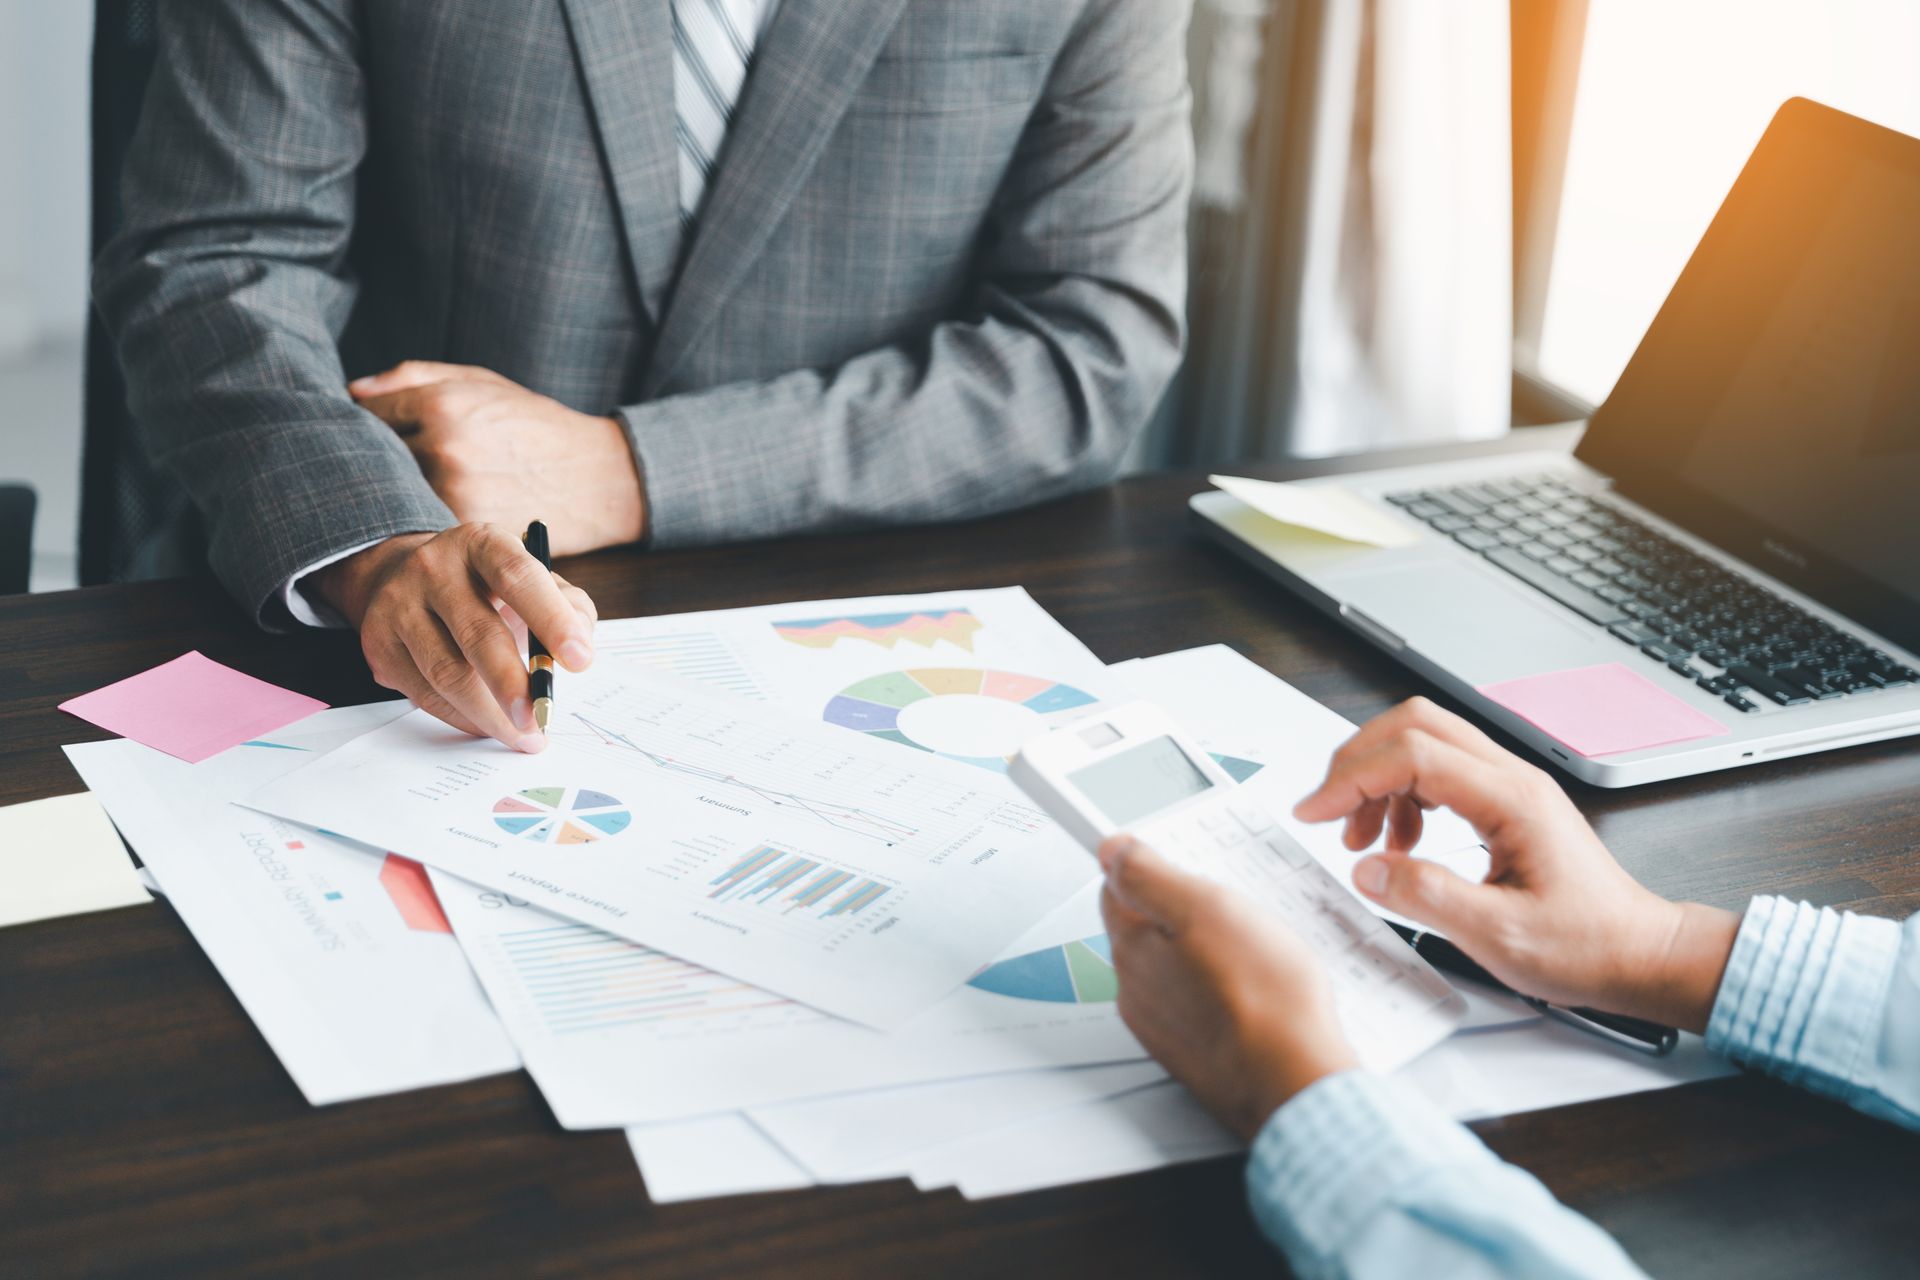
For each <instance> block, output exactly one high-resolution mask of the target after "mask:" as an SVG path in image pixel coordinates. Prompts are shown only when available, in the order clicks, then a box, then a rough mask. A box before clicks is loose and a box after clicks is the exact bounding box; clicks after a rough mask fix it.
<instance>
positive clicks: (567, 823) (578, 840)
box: [493, 787, 633, 844]
mask: <svg viewBox="0 0 1920 1280" xmlns="http://www.w3.org/2000/svg"><path fill="white" fill-rule="evenodd" d="M632 821H633V813H632V811H630V810H629V809H628V808H627V807H626V806H625V805H623V804H621V803H620V802H619V801H618V800H616V799H614V798H613V797H612V796H610V795H608V794H607V793H606V792H604V791H590V790H588V789H587V788H585V787H528V788H527V789H526V790H524V791H516V792H514V793H513V794H512V795H510V796H502V797H500V799H498V800H496V801H494V804H493V825H494V826H496V827H499V828H500V829H501V830H502V831H504V832H506V833H507V834H508V835H510V836H514V837H516V838H518V839H521V840H531V841H533V842H534V843H535V844H592V843H593V842H594V841H596V840H603V839H605V838H606V837H608V836H615V835H619V834H620V833H621V832H622V831H625V830H626V829H627V826H628V824H629V823H631V822H632Z"/></svg>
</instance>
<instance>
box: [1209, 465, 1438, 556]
mask: <svg viewBox="0 0 1920 1280" xmlns="http://www.w3.org/2000/svg"><path fill="white" fill-rule="evenodd" d="M1207 479H1208V480H1210V481H1212V482H1213V484H1214V485H1215V487H1217V488H1220V489H1223V490H1225V491H1226V492H1228V493H1230V494H1232V495H1233V496H1234V497H1235V498H1238V499H1239V500H1240V501H1241V502H1244V503H1246V504H1247V505H1248V506H1250V507H1252V508H1253V509H1254V510H1255V511H1258V512H1259V513H1260V514H1261V515H1263V516H1266V517H1267V518H1268V519H1271V520H1278V521H1280V522H1281V523H1282V524H1290V525H1293V526H1295V527H1297V528H1301V529H1311V530H1313V531H1314V532H1315V533H1324V534H1326V535H1327V536H1328V537H1330V538H1339V539H1340V540H1341V541H1343V542H1356V543H1359V544H1361V545H1362V546H1368V547H1404V546H1408V545H1410V544H1412V543H1415V542H1418V541H1419V540H1420V538H1421V533H1420V530H1419V529H1417V528H1415V527H1413V526H1412V525H1409V524H1407V523H1406V522H1405V521H1402V520H1399V519H1397V518H1395V517H1394V516H1393V515H1392V514H1391V513H1390V512H1387V511H1383V510H1381V509H1380V508H1378V507H1376V506H1374V505H1372V504H1371V503H1368V502H1365V501H1363V500H1362V499H1360V498H1358V497H1355V496H1354V495H1353V494H1352V493H1350V492H1348V491H1347V490H1345V489H1342V488H1339V487H1338V486H1335V485H1314V486H1305V485H1297V484H1278V483H1275V482H1274V481H1272V480H1249V479H1246V478H1245V477H1242V476H1208V477H1207Z"/></svg>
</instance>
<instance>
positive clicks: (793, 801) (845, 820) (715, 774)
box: [572, 711, 920, 845]
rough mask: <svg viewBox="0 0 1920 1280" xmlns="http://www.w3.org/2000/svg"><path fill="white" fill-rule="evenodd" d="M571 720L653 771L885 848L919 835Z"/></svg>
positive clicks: (588, 722) (857, 810)
mask: <svg viewBox="0 0 1920 1280" xmlns="http://www.w3.org/2000/svg"><path fill="white" fill-rule="evenodd" d="M572 715H573V718H574V719H575V720H578V721H579V722H580V723H581V724H583V725H585V726H586V727H587V729H588V730H589V731H590V732H591V733H593V734H594V735H595V736H596V737H598V738H599V739H600V741H601V742H602V743H603V744H604V745H606V746H615V745H618V746H622V747H625V748H626V749H627V750H629V751H631V752H634V753H635V754H637V755H639V756H640V757H641V758H643V759H645V760H646V761H647V762H648V763H649V764H652V765H653V766H654V767H655V768H657V769H661V770H665V771H667V772H671V773H679V774H683V775H685V776H686V777H689V778H694V779H697V780H699V781H702V782H711V783H713V784H714V785H716V786H721V787H733V788H737V789H738V790H741V791H745V792H747V793H748V794H749V795H752V796H755V797H757V798H758V799H761V800H765V801H766V802H768V803H769V804H776V805H789V806H791V807H793V808H796V809H798V810H800V811H801V812H802V813H804V814H806V815H807V816H808V817H810V818H813V819H814V820H815V821H817V822H822V823H825V824H826V825H827V826H830V827H836V828H838V829H840V830H842V831H848V832H852V833H853V834H854V835H861V836H866V837H868V838H869V839H873V840H879V841H881V842H882V843H884V844H887V845H894V844H898V843H900V842H901V841H904V840H910V839H912V838H913V837H914V836H916V835H918V834H919V833H920V831H919V828H918V827H913V826H909V825H907V824H906V823H903V822H896V821H894V820H893V819H891V818H889V817H887V816H885V815H883V814H877V813H872V812H869V811H868V810H865V809H862V808H860V807H858V806H855V805H842V804H837V803H835V802H833V801H825V800H816V799H812V798H809V797H807V796H804V795H801V794H799V793H798V792H793V791H779V790H774V789H772V788H768V787H763V786H760V785H758V784H756V783H753V782H750V781H748V780H747V779H745V778H742V777H740V776H739V775H738V774H734V773H729V772H726V771H724V770H720V769H710V768H707V767H706V766H704V765H699V764H693V763H689V762H687V761H683V760H677V759H675V758H674V757H672V756H668V755H661V754H659V753H658V752H654V751H649V750H648V749H647V748H645V747H643V746H641V745H640V744H639V743H637V742H635V741H634V740H633V739H632V738H629V737H628V736H627V735H626V734H624V733H620V732H618V731H617V730H614V729H610V728H607V727H606V726H604V725H599V724H595V723H594V722H593V721H591V720H589V719H587V717H585V716H583V715H581V714H580V713H579V712H577V711H575V712H573V713H572Z"/></svg>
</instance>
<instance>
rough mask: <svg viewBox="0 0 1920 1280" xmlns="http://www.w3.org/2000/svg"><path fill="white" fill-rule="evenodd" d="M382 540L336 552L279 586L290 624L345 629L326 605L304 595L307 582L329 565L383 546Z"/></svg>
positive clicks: (338, 616) (344, 620)
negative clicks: (370, 548) (381, 544)
mask: <svg viewBox="0 0 1920 1280" xmlns="http://www.w3.org/2000/svg"><path fill="white" fill-rule="evenodd" d="M385 541H386V539H385V538H374V539H373V540H372V541H369V542H363V543H361V544H360V545H359V546H357V547H348V548H347V549H346V550H345V551H336V552H334V553H333V554H332V555H330V556H328V557H327V558H326V559H324V560H316V561H314V562H313V563H312V564H310V565H308V566H307V567H306V568H304V569H302V570H300V571H299V572H298V573H296V574H294V575H293V576H292V577H290V578H288V579H287V580H286V581H285V582H283V583H281V584H280V603H281V604H283V605H285V606H286V609H287V612H288V613H289V614H290V615H292V617H293V620H294V621H295V622H297V623H299V624H300V625H301V626H303V627H344V626H346V625H347V620H346V619H345V618H343V617H341V616H340V614H339V611H338V610H336V609H334V608H333V606H332V605H329V604H328V603H327V602H326V601H324V600H322V599H320V598H319V597H318V596H311V595H308V594H307V590H306V581H307V579H308V578H311V577H312V576H313V575H314V574H316V573H318V572H320V571H321V570H322V569H324V568H326V567H327V566H328V565H330V564H338V563H339V562H340V561H342V560H345V559H346V558H347V557H348V556H351V555H358V554H359V553H360V552H362V551H365V550H366V549H367V548H368V547H371V546H376V545H378V544H379V543H382V542H385Z"/></svg>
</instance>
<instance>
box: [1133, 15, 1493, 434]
mask: <svg viewBox="0 0 1920 1280" xmlns="http://www.w3.org/2000/svg"><path fill="white" fill-rule="evenodd" d="M1507 13H1508V0H1444V2H1441V0H1199V3H1198V7H1197V10H1196V13H1195V21H1194V29H1193V35H1192V41H1191V50H1190V51H1191V54H1192V57H1193V74H1194V80H1195V89H1196V94H1195V104H1196V109H1195V127H1196V145H1197V151H1198V164H1199V168H1198V174H1197V179H1196V183H1195V193H1194V222H1193V250H1194V273H1193V288H1192V296H1191V303H1190V308H1189V310H1190V315H1191V318H1192V324H1193V345H1192V348H1191V351H1190V354H1189V358H1188V363H1187V367H1186V369H1185V370H1184V371H1183V373H1182V376H1181V379H1180V381H1179V382H1178V383H1177V384H1176V386H1175V389H1174V392H1173V394H1172V395H1171V396H1170V397H1169V400H1168V404H1167V407H1166V409H1165V410H1164V411H1163V414H1162V417H1161V420H1160V421H1159V422H1158V423H1157V424H1156V427H1155V430H1154V431H1153V432H1152V433H1150V435H1149V437H1148V438H1147V439H1146V440H1144V441H1143V443H1142V447H1141V450H1140V453H1139V455H1138V461H1139V462H1140V463H1141V464H1143V465H1199V466H1216V465H1224V464H1228V463H1232V462H1236V461H1241V460H1248V459H1253V460H1259V459H1277V458H1286V457H1315V456H1323V455H1327V454H1334V453H1347V452H1353V451H1357V450H1362V449H1370V448H1378V447H1383V446H1388V445H1393V444H1407V443H1423V442H1430V441H1440V440H1455V439H1472V438H1484V437H1489V436H1495V435H1499V434H1501V433H1503V432H1504V431H1506V429H1507V426H1508V423H1509V420H1510V392H1511V383H1512V364H1513V356H1512V301H1511V300H1512V230H1511V210H1512V197H1511V152H1512V144H1511V136H1512V134H1511V124H1510V119H1509V94H1510V89H1509V83H1510V81H1509V65H1510V63H1509V58H1510V54H1509V47H1508V27H1507Z"/></svg>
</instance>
